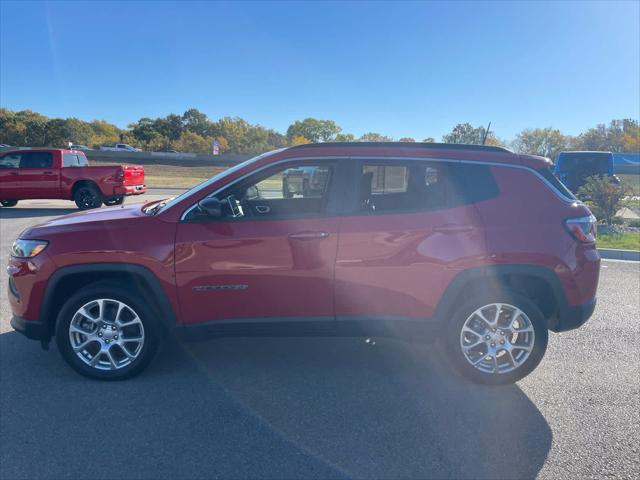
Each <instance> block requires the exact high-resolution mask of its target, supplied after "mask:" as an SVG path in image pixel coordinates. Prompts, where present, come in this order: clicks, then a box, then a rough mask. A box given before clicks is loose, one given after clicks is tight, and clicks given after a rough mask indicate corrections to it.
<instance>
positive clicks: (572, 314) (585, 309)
mask: <svg viewBox="0 0 640 480" xmlns="http://www.w3.org/2000/svg"><path fill="white" fill-rule="evenodd" d="M595 308H596V298H595V297H594V298H593V299H592V300H591V301H589V302H587V303H584V304H582V305H576V306H566V307H564V308H563V309H562V310H561V311H560V312H559V314H558V316H557V318H556V321H555V322H554V323H553V324H552V325H551V326H550V327H549V330H551V331H552V332H566V331H568V330H573V329H575V328H578V327H580V326H582V325H584V324H585V323H586V321H587V320H589V318H591V315H593V311H594V310H595Z"/></svg>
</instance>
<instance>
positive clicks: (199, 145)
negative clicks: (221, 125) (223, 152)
mask: <svg viewBox="0 0 640 480" xmlns="http://www.w3.org/2000/svg"><path fill="white" fill-rule="evenodd" d="M172 146H173V148H174V149H175V150H178V151H180V152H186V153H211V144H210V143H209V142H208V141H206V140H205V139H204V138H202V137H201V136H200V135H198V134H197V133H193V132H192V131H189V130H187V131H186V132H183V133H182V135H181V136H180V138H179V139H178V140H176V141H175V142H173V144H172Z"/></svg>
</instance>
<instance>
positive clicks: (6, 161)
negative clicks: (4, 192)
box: [0, 153, 21, 168]
mask: <svg viewBox="0 0 640 480" xmlns="http://www.w3.org/2000/svg"><path fill="white" fill-rule="evenodd" d="M20 157H21V155H20V154H19V153H9V154H7V155H5V156H4V157H1V158H0V168H18V166H19V165H20Z"/></svg>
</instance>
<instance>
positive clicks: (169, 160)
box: [0, 147, 253, 167]
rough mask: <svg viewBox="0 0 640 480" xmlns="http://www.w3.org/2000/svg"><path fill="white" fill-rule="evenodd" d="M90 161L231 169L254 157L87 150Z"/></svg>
mask: <svg viewBox="0 0 640 480" xmlns="http://www.w3.org/2000/svg"><path fill="white" fill-rule="evenodd" d="M25 148H29V147H10V148H0V152H3V151H9V150H20V149H25ZM84 153H85V155H86V156H87V158H88V159H89V160H93V161H95V162H102V163H116V164H119V163H134V164H139V165H154V164H157V165H176V166H185V167H197V166H207V165H212V166H220V167H230V166H233V165H236V164H238V163H241V162H244V161H245V160H248V159H249V158H251V157H253V155H247V154H237V153H223V154H222V155H200V154H197V153H169V152H112V151H107V152H104V151H102V150H85V151H84Z"/></svg>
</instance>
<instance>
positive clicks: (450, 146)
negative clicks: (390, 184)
mask: <svg viewBox="0 0 640 480" xmlns="http://www.w3.org/2000/svg"><path fill="white" fill-rule="evenodd" d="M329 146H330V147H380V148H384V147H412V148H432V149H434V150H474V151H484V152H500V153H514V152H513V150H511V149H510V148H507V147H497V146H494V145H470V144H466V143H436V142H433V143H427V142H326V143H305V144H302V145H295V146H293V147H289V148H288V149H289V150H291V149H297V148H310V147H311V148H313V147H320V148H322V147H329Z"/></svg>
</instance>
